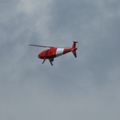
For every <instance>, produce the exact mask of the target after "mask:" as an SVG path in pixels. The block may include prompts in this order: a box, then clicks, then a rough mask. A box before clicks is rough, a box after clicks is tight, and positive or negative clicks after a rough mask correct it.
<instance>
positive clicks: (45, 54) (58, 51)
mask: <svg viewBox="0 0 120 120" xmlns="http://www.w3.org/2000/svg"><path fill="white" fill-rule="evenodd" d="M77 43H78V42H77V41H73V44H72V47H68V48H58V47H53V46H43V45H35V44H29V46H34V47H43V48H48V49H46V50H44V51H42V52H40V53H39V54H38V58H39V59H43V62H42V64H43V63H44V62H45V61H46V60H49V62H50V64H51V65H52V66H53V61H54V59H55V58H56V57H59V56H62V55H64V54H67V53H70V52H71V53H73V55H74V57H75V58H76V57H77V53H76V51H77V49H78V48H77Z"/></svg>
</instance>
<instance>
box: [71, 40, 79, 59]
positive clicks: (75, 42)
mask: <svg viewBox="0 0 120 120" xmlns="http://www.w3.org/2000/svg"><path fill="white" fill-rule="evenodd" d="M77 43H78V42H77V41H73V45H72V53H73V55H74V57H75V58H76V57H77V53H76V50H77V46H76V44H77Z"/></svg>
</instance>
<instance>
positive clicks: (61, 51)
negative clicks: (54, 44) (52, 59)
mask: <svg viewBox="0 0 120 120" xmlns="http://www.w3.org/2000/svg"><path fill="white" fill-rule="evenodd" d="M63 52H64V48H57V50H56V56H60V55H62V54H63Z"/></svg>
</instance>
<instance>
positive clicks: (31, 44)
mask: <svg viewBox="0 0 120 120" xmlns="http://www.w3.org/2000/svg"><path fill="white" fill-rule="evenodd" d="M29 46H34V47H45V48H53V46H43V45H34V44H29Z"/></svg>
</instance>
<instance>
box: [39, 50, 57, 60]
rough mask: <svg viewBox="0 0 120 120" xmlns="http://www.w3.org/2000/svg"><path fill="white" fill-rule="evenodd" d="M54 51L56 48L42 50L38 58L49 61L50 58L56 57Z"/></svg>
mask: <svg viewBox="0 0 120 120" xmlns="http://www.w3.org/2000/svg"><path fill="white" fill-rule="evenodd" d="M56 50H57V48H50V49H47V50H44V51H42V52H41V53H39V55H38V58H40V59H50V58H52V57H54V56H56Z"/></svg>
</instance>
